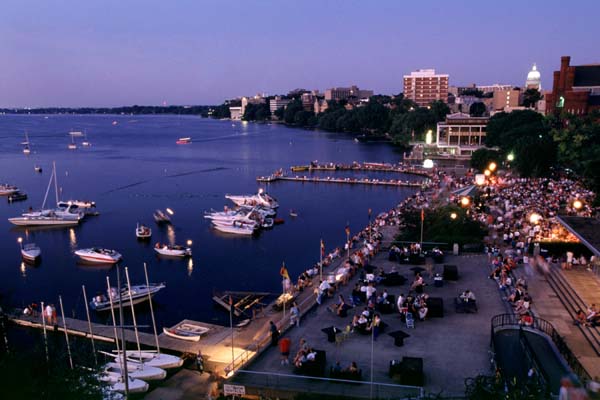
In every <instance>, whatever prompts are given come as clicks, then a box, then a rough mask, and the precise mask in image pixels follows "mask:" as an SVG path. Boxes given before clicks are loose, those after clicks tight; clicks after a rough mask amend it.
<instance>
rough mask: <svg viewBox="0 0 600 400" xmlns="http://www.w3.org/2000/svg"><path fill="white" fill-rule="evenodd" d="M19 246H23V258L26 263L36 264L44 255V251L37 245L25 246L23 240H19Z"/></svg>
mask: <svg viewBox="0 0 600 400" xmlns="http://www.w3.org/2000/svg"><path fill="white" fill-rule="evenodd" d="M18 242H19V245H20V246H21V257H23V260H25V261H26V262H27V261H29V262H35V261H36V260H37V258H38V257H39V256H40V255H41V254H42V250H40V248H39V247H38V246H36V244H35V243H27V244H26V245H24V246H23V239H22V238H19V239H18Z"/></svg>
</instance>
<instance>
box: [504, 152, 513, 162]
mask: <svg viewBox="0 0 600 400" xmlns="http://www.w3.org/2000/svg"><path fill="white" fill-rule="evenodd" d="M506 159H507V160H508V161H509V162H510V161H514V160H515V155H514V154H513V153H508V155H507V156H506Z"/></svg>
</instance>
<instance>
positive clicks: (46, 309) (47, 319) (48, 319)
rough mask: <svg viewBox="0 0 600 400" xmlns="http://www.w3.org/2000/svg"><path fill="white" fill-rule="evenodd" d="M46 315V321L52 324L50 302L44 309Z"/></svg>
mask: <svg viewBox="0 0 600 400" xmlns="http://www.w3.org/2000/svg"><path fill="white" fill-rule="evenodd" d="M44 316H45V317H46V323H47V324H48V325H52V305H50V304H48V305H47V306H46V308H45V309H44Z"/></svg>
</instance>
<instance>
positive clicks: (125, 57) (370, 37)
mask: <svg viewBox="0 0 600 400" xmlns="http://www.w3.org/2000/svg"><path fill="white" fill-rule="evenodd" d="M599 12H600V1H598V0H588V1H555V0H545V1H529V0H527V1H523V0H519V1H494V2H492V1H459V0H453V1H441V0H440V1H324V0H321V1H307V0H303V1H281V0H279V1H247V0H246V1H235V0H231V1H199V0H189V1H182V0H172V1H166V0H163V1H150V0H143V1H142V0H140V1H138V0H135V1H134V0H103V1H81V0H78V1H60V0H53V1H47V0H38V1H23V0H3V1H2V6H1V10H0V107H44V106H71V107H77V106H119V105H132V104H147V105H158V104H161V103H162V102H163V101H166V102H167V103H168V104H217V103H221V102H223V100H225V99H227V98H233V97H237V96H242V95H254V94H256V93H258V92H261V93H262V92H264V93H267V94H278V93H287V92H288V91H289V90H290V89H294V88H298V87H301V88H306V89H319V90H324V89H326V88H328V87H332V86H350V85H351V84H356V85H358V86H359V87H360V88H364V89H373V90H375V92H376V93H384V94H392V93H398V92H401V91H402V90H403V88H402V76H403V75H404V74H407V73H410V71H412V70H415V69H417V68H435V69H436V70H437V71H438V72H440V73H447V74H450V85H466V84H470V83H478V84H493V83H509V84H514V85H523V84H524V81H525V77H526V75H527V72H528V71H529V69H530V68H531V65H532V63H534V62H536V63H537V64H538V69H539V70H540V71H541V74H542V86H543V88H544V89H550V88H551V86H552V78H551V76H552V71H554V70H557V69H558V68H559V63H560V56H562V55H570V56H571V60H572V61H571V63H572V64H575V65H577V64H588V63H597V62H600V41H599V38H600V23H598V19H597V18H598V15H599Z"/></svg>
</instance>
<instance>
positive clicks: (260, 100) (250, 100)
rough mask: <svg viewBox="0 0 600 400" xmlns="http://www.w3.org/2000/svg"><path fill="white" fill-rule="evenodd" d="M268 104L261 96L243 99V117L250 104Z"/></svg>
mask: <svg viewBox="0 0 600 400" xmlns="http://www.w3.org/2000/svg"><path fill="white" fill-rule="evenodd" d="M266 102H267V101H266V99H265V98H264V97H262V95H260V94H257V95H256V96H254V97H242V110H241V111H242V116H243V115H244V113H245V112H246V106H248V104H264V103H266Z"/></svg>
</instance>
